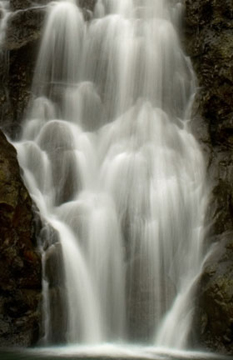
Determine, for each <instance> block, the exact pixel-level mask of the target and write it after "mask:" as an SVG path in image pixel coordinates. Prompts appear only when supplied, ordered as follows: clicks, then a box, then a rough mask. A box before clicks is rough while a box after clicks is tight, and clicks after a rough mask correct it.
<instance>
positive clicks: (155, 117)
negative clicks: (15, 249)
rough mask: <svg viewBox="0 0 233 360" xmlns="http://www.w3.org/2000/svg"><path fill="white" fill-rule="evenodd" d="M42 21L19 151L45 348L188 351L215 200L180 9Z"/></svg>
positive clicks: (156, 3) (132, 0)
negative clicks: (32, 205) (40, 273)
mask: <svg viewBox="0 0 233 360" xmlns="http://www.w3.org/2000/svg"><path fill="white" fill-rule="evenodd" d="M47 12H48V14H47V19H46V23H45V27H44V32H43V39H42V43H41V48H40V52H39V55H38V62H37V66H36V69H35V77H34V81H33V87H32V93H33V96H32V99H31V103H30V107H29V110H28V112H27V116H26V119H25V122H24V126H23V132H22V137H21V140H20V141H19V142H17V143H15V144H14V145H15V146H16V148H17V151H18V157H19V161H20V165H21V167H22V168H23V169H24V179H25V182H26V184H27V186H28V188H29V190H30V193H31V196H32V198H33V199H34V200H35V202H36V204H37V206H38V208H39V210H40V214H41V216H42V218H43V221H44V223H45V228H44V230H43V241H41V249H42V252H43V268H44V277H43V291H44V325H45V329H44V337H43V342H44V343H47V344H49V343H53V342H56V341H58V340H61V341H63V342H65V343H69V344H102V343H106V342H115V343H128V342H135V341H139V342H141V343H145V342H147V343H149V344H151V345H156V346H164V347H170V348H184V347H185V346H186V342H187V339H188V335H189V330H190V326H191V322H192V299H193V292H194V291H195V286H194V285H195V279H196V277H197V276H198V274H199V272H200V269H201V264H202V261H203V255H204V254H203V238H204V233H205V231H204V230H205V227H204V219H205V210H206V204H207V198H208V191H207V188H206V184H205V166H204V161H203V157H202V154H201V151H200V149H199V146H198V144H197V142H196V140H195V139H194V137H193V135H192V134H191V133H190V130H189V116H190V114H189V110H190V108H191V102H192V99H193V96H194V93H195V79H194V75H193V71H192V67H191V64H190V61H189V59H188V58H187V57H186V56H185V55H184V54H183V52H182V50H181V46H180V43H179V39H178V35H177V28H178V27H179V24H180V15H181V13H182V3H181V2H180V1H175V0H174V1H169V0H167V1H166V0H98V1H97V4H96V6H95V11H94V13H93V14H90V17H91V19H90V21H88V22H86V21H84V18H83V14H82V12H81V10H80V9H79V7H78V6H77V2H76V1H75V0H66V1H53V2H51V3H50V4H49V5H48V11H47ZM51 258H53V259H54V258H55V261H54V262H52V265H51ZM51 266H52V271H51V269H50V271H49V268H51ZM55 273H56V274H55ZM54 279H55V280H54ZM59 336H60V338H59Z"/></svg>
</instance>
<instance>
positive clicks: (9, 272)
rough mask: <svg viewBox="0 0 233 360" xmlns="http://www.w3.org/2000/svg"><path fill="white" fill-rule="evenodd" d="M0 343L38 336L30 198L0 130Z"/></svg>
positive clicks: (20, 342)
mask: <svg viewBox="0 0 233 360" xmlns="http://www.w3.org/2000/svg"><path fill="white" fill-rule="evenodd" d="M0 227H1V232H0V269H1V272H0V345H4V346H6V345H7V346H10V345H25V346H28V345H31V344H33V343H34V342H35V341H36V340H37V338H38V335H39V324H40V323H41V319H40V309H39V303H40V297H41V259H40V255H39V253H38V252H37V250H36V223H35V216H34V215H33V211H32V201H31V199H30V197H29V194H28V192H27V190H26V188H25V186H24V184H23V183H22V180H21V176H20V169H19V165H18V162H17V159H16V151H15V149H14V147H13V146H12V145H10V144H9V143H8V142H7V140H6V138H5V136H4V135H3V133H2V132H1V133H0Z"/></svg>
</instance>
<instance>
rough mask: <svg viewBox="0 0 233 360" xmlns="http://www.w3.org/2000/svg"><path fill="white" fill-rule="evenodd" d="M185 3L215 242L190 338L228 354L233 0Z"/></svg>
mask: <svg viewBox="0 0 233 360" xmlns="http://www.w3.org/2000/svg"><path fill="white" fill-rule="evenodd" d="M185 5H186V12H185V34H184V35H185V47H186V51H187V53H188V55H189V56H190V57H191V59H192V62H193V66H194V69H195V72H196V74H197V78H198V83H199V92H198V96H197V98H196V102H195V105H194V109H193V129H194V132H195V133H196V135H197V137H198V138H199V140H200V143H201V145H202V147H203V150H204V152H205V154H206V161H207V169H208V178H209V184H210V187H211V193H212V197H211V201H210V206H209V218H208V221H209V225H210V235H209V239H210V241H211V242H212V243H213V244H214V245H213V249H212V252H211V254H210V255H209V257H208V259H207V261H206V263H205V264H204V268H203V274H202V276H201V279H200V281H199V284H198V291H197V299H196V312H195V316H194V318H195V327H194V328H195V331H194V334H193V335H194V340H193V341H194V342H195V343H196V345H198V344H201V346H202V347H203V348H205V349H206V348H207V349H210V350H215V351H219V352H221V353H227V354H230V355H233V252H232V250H233V37H232V31H233V2H232V0H202V1H199V0H186V1H185Z"/></svg>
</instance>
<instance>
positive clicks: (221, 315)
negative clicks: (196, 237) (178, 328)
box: [194, 232, 233, 355]
mask: <svg viewBox="0 0 233 360" xmlns="http://www.w3.org/2000/svg"><path fill="white" fill-rule="evenodd" d="M215 240H216V243H215V244H214V246H213V248H212V250H211V252H210V255H209V257H208V258H207V260H206V262H205V264H204V269H203V272H202V275H201V278H200V281H199V286H198V291H197V294H198V296H197V300H196V306H197V310H196V316H195V322H194V323H195V328H196V329H198V331H196V334H197V337H196V342H197V344H196V345H197V346H200V345H201V346H202V347H203V348H204V349H208V350H212V351H218V352H219V353H225V354H229V355H232V346H233V261H232V258H233V232H227V233H224V234H222V235H220V237H218V238H215Z"/></svg>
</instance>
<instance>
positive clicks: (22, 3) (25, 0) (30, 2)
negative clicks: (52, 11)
mask: <svg viewBox="0 0 233 360" xmlns="http://www.w3.org/2000/svg"><path fill="white" fill-rule="evenodd" d="M49 1H50V0H10V6H11V9H12V10H13V11H14V10H21V9H28V8H30V7H36V6H38V5H39V6H41V5H46V4H47V3H48V2H49Z"/></svg>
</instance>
